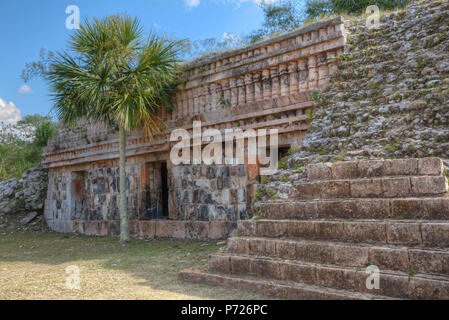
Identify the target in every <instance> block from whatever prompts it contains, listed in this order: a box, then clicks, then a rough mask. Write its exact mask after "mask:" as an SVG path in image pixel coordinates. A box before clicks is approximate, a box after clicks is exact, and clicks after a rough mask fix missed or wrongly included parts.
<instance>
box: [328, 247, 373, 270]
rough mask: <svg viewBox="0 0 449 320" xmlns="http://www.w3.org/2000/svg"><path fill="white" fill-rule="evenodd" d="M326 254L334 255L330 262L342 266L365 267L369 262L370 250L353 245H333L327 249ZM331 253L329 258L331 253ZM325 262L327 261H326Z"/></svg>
mask: <svg viewBox="0 0 449 320" xmlns="http://www.w3.org/2000/svg"><path fill="white" fill-rule="evenodd" d="M326 249H327V250H326V252H327V251H330V252H332V253H333V259H332V260H328V261H331V262H333V263H335V264H337V265H341V266H363V265H365V264H366V263H367V262H369V259H368V257H369V248H368V247H359V246H353V245H332V246H330V245H329V246H327V247H326ZM330 252H329V254H328V255H329V256H330V254H331V253H330ZM324 261H325V260H324Z"/></svg>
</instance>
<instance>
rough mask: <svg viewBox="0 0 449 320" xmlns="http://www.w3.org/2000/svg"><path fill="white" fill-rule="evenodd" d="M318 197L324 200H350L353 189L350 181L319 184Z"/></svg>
mask: <svg viewBox="0 0 449 320" xmlns="http://www.w3.org/2000/svg"><path fill="white" fill-rule="evenodd" d="M316 184H317V192H318V194H317V196H318V197H319V198H324V199H334V198H350V197H351V188H350V184H349V181H341V180H340V181H325V182H317V183H316Z"/></svg>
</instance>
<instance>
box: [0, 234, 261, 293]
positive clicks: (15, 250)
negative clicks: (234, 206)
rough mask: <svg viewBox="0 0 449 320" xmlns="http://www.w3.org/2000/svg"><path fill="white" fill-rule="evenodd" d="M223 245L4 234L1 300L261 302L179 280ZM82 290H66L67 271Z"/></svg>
mask: <svg viewBox="0 0 449 320" xmlns="http://www.w3.org/2000/svg"><path fill="white" fill-rule="evenodd" d="M223 246H224V244H223V243H217V242H216V241H215V242H199V241H187V240H186V241H178V240H151V241H144V240H132V241H131V243H130V244H129V245H128V246H126V247H122V246H120V245H119V244H118V239H116V238H100V237H84V236H79V235H64V234H57V233H44V232H22V231H11V230H8V231H6V230H0V299H260V298H263V297H261V296H259V295H257V294H254V293H251V292H246V291H241V290H237V289H233V290H230V289H224V288H219V287H209V286H204V285H193V284H186V283H183V282H180V281H179V280H178V279H177V276H178V272H179V271H180V270H182V269H184V268H189V267H192V266H199V265H203V264H206V262H207V255H208V254H209V253H211V252H215V251H218V250H219V248H220V247H223ZM72 265H73V266H77V267H78V268H79V269H80V290H69V289H66V276H67V274H66V272H65V270H66V268H67V267H68V266H72Z"/></svg>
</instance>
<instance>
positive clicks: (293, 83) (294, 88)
mask: <svg viewBox="0 0 449 320" xmlns="http://www.w3.org/2000/svg"><path fill="white" fill-rule="evenodd" d="M288 73H289V76H290V89H289V93H290V94H295V93H298V91H299V83H298V82H299V74H298V62H296V61H291V62H290V63H289V64H288Z"/></svg>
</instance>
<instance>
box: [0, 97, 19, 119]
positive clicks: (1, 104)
mask: <svg viewBox="0 0 449 320" xmlns="http://www.w3.org/2000/svg"><path fill="white" fill-rule="evenodd" d="M21 118H22V116H21V111H20V109H19V108H17V107H16V106H15V105H14V103H13V102H9V103H6V101H4V100H3V99H2V98H0V123H3V124H16V123H17V122H18V121H20V119H21Z"/></svg>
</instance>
